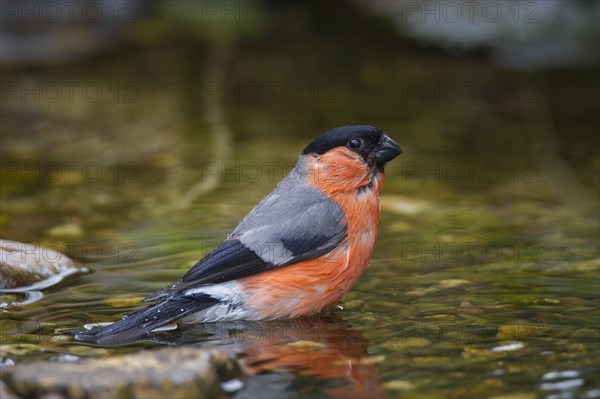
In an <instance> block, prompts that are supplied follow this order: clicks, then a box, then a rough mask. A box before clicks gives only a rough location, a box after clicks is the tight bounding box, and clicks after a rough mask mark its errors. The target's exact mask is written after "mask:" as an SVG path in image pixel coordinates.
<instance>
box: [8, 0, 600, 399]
mask: <svg viewBox="0 0 600 399" xmlns="http://www.w3.org/2000/svg"><path fill="white" fill-rule="evenodd" d="M599 9H600V8H599V2H598V1H566V0H565V1H562V0H561V1H554V0H548V1H478V2H443V1H399V0H398V1H393V0H392V1H372V2H371V1H344V2H334V1H325V2H292V1H290V2H287V1H249V2H238V1H223V2H222V1H179V0H176V1H148V2H145V1H95V2H86V1H81V2H61V1H54V2H53V1H27V2H18V1H2V8H1V10H0V11H1V13H2V14H1V18H2V25H1V27H0V56H1V66H0V72H1V77H0V80H1V101H0V105H1V109H0V132H1V137H0V143H1V149H0V155H1V159H2V176H1V183H2V184H1V186H2V187H1V189H0V190H1V195H2V197H1V210H0V226H1V237H2V238H4V239H10V240H16V241H23V242H35V243H38V244H41V245H46V246H49V247H52V248H55V249H59V250H61V251H62V252H64V253H66V254H68V255H69V256H71V257H73V258H75V259H77V260H79V261H81V262H85V263H91V264H93V265H94V266H95V267H96V273H95V274H91V275H87V276H84V277H82V278H80V279H78V280H76V281H75V282H72V283H71V284H69V285H68V286H67V284H66V283H65V284H63V286H62V287H58V288H54V289H51V290H47V291H45V296H44V297H43V298H42V299H41V300H40V301H38V302H36V303H34V304H31V305H28V306H25V307H16V308H11V310H10V311H8V312H5V313H2V314H1V316H2V318H3V320H2V322H3V323H5V326H8V327H4V329H3V331H14V332H19V333H18V334H17V333H15V334H13V335H11V337H12V338H10V339H9V342H13V341H14V344H16V343H23V342H25V343H30V344H32V345H34V348H38V349H37V350H33V351H32V352H31V353H29V352H28V353H27V354H26V355H25V356H23V355H14V354H12V355H11V352H10V345H9V349H7V350H8V352H6V355H7V356H12V357H13V358H15V359H17V360H19V359H20V357H19V356H23V358H24V359H25V358H28V357H30V356H31V357H34V358H48V357H49V356H50V354H52V353H55V352H58V353H64V352H68V351H69V350H70V349H69V347H66V346H63V345H61V344H57V343H52V344H50V343H49V342H50V337H51V335H52V333H51V331H53V329H52V328H50V329H49V330H48V329H47V328H46V329H43V328H42V329H41V330H40V326H41V325H44V326H48V325H50V326H52V327H74V326H78V325H80V324H81V323H86V322H97V321H113V320H115V319H116V318H117V317H118V315H121V314H124V313H126V312H127V311H130V310H131V309H133V308H134V304H135V303H136V302H137V301H138V300H139V299H141V297H143V296H144V295H145V294H147V293H149V292H151V291H152V290H154V289H158V288H160V287H162V286H163V285H164V284H166V283H168V282H170V281H172V280H176V279H177V278H179V277H180V276H181V274H182V273H183V272H184V271H185V270H187V268H189V267H190V266H191V265H192V264H193V263H194V262H195V261H196V260H197V259H198V258H199V257H200V256H202V255H203V254H205V253H206V252H207V251H209V250H210V249H211V248H212V247H213V246H214V245H216V244H217V243H218V242H220V240H222V239H223V238H224V236H225V234H226V233H227V232H229V231H231V229H232V228H233V227H234V226H235V225H236V224H237V222H238V221H239V220H241V218H242V217H243V216H244V215H245V214H246V213H247V212H248V211H249V210H250V209H251V208H252V206H253V205H254V204H255V203H256V202H257V201H259V200H260V199H261V198H262V196H264V195H265V194H266V193H268V192H269V191H270V190H271V189H272V188H273V187H274V185H275V184H276V183H277V182H278V181H279V180H280V179H281V177H283V176H284V175H285V173H286V171H288V170H289V169H290V168H291V167H292V166H293V164H294V163H295V159H296V157H297V155H298V154H299V153H300V151H301V150H302V149H303V148H304V146H306V144H307V143H308V142H310V141H311V140H312V139H313V138H314V137H316V136H317V135H319V134H320V133H322V132H323V131H325V130H327V129H330V128H332V127H335V126H340V125H347V124H371V125H375V126H377V127H379V128H381V129H383V130H384V131H386V132H387V133H388V134H389V135H390V136H391V137H392V138H394V140H395V141H397V142H398V143H399V144H400V146H401V147H402V149H403V150H404V154H403V155H402V156H401V157H400V158H398V159H396V160H395V161H394V162H392V163H390V164H389V166H388V168H387V174H386V186H385V187H384V191H383V196H382V216H381V230H380V237H379V241H378V244H377V248H376V251H375V255H374V258H373V262H372V265H371V267H370V269H369V270H368V271H367V274H366V275H365V276H364V277H363V279H361V281H360V282H359V283H358V285H357V286H356V287H355V289H353V290H352V291H351V293H350V294H349V295H348V296H347V298H345V300H344V304H343V306H345V307H344V310H338V311H334V313H335V312H337V313H339V314H337V313H336V315H337V316H340V317H341V318H342V319H343V320H345V322H344V323H341V326H340V325H339V323H338V324H335V323H334V326H335V328H339V330H335V329H334V334H333V335H336V336H339V337H347V339H349V340H350V341H352V340H357V342H360V343H361V344H360V345H362V351H363V352H364V353H362V354H358V355H357V354H352V355H348V354H347V353H346V352H344V351H346V350H347V348H346V349H344V348H342V349H340V351H339V353H338V352H336V351H334V353H335V356H337V357H338V361H339V358H342V359H346V358H345V357H344V356H346V357H348V356H353V357H356V356H372V357H368V359H371V360H370V363H369V361H367V362H363V363H364V364H363V363H360V364H359V365H358V364H355V368H359V369H360V368H361V367H363V368H368V370H367V371H368V373H366V374H365V375H368V378H366V380H361V379H360V378H359V379H348V377H344V375H338V376H335V378H334V377H331V376H328V377H319V372H315V373H312V374H310V373H309V374H310V377H307V376H306V375H304V374H303V373H302V372H301V371H298V370H303V369H304V368H306V367H308V366H307V365H310V364H312V363H314V361H315V359H314V358H313V357H311V356H308V355H307V356H306V357H305V358H303V360H302V361H301V362H300V364H296V365H293V366H289V365H288V366H286V367H284V368H283V369H281V368H279V369H273V370H275V371H273V370H267V371H264V370H263V371H262V372H261V373H262V374H258V375H257V376H254V377H250V378H249V379H248V381H247V388H245V389H246V390H245V391H244V390H242V391H241V392H240V393H239V395H240V396H241V397H243V396H244V395H250V394H252V393H253V391H252V390H253V389H258V388H256V385H257V384H258V385H259V386H260V384H261V383H260V381H262V380H261V378H263V377H264V375H265V374H269V375H275V376H277V375H280V376H282V375H284V374H285V375H287V373H290V374H291V375H292V376H293V379H292V381H293V382H289V381H288V380H287V379H285V381H286V384H284V389H283V391H277V390H275V388H274V387H275V386H277V387H279V388H281V385H277V384H274V385H269V384H268V383H265V384H264V385H263V386H261V389H263V388H264V389H271V391H268V392H271V393H272V394H273V395H275V396H280V395H281V396H289V397H298V396H309V397H310V396H320V395H331V396H352V395H353V396H357V397H358V396H367V397H375V396H381V395H387V396H391V397H395V396H402V397H415V398H416V397H423V395H426V394H428V395H432V396H433V397H438V396H439V397H449V396H448V395H452V396H453V397H492V396H494V395H502V394H504V395H513V396H507V397H513V398H516V397H519V398H530V397H531V398H535V397H551V395H559V396H553V397H600V390H599V385H598V378H597V371H598V364H597V363H598V354H599V353H600V350H599V348H598V337H599V336H600V333H599V325H598V316H599V314H598V305H599V303H598V289H599V285H598V256H599V253H598V252H599V251H598V244H599V243H598V241H599V228H598V216H599V215H598V190H599V189H600V184H599V179H598V176H599V172H600V153H599V138H598V137H599V136H598V131H599V128H600V126H599V124H600V123H599V117H598V109H599V98H598V94H599V90H598V89H599V77H598V59H599V57H598V51H599V50H598V48H599V46H598V44H599V43H598V35H599V23H598V13H599ZM115 297H116V298H117V299H116V300H111V298H115ZM119 298H120V299H119ZM9 299H10V298H8V299H7V301H8V300H9ZM346 305H349V306H346ZM321 322H323V320H321V319H319V321H318V323H321ZM44 323H47V324H44ZM347 324H349V325H351V326H348V325H347ZM327 325H329V324H327ZM515 326H517V327H515ZM444 328H450V329H451V331H454V332H457V333H453V334H454V335H451V336H450V337H449V336H448V335H447V334H444V333H443V331H448V330H444ZM336 331H337V332H336ZM440 331H441V332H440ZM482 331H483V332H484V334H483V335H481V334H479V333H480V332H482ZM515 331H516V332H515ZM357 332H358V333H360V338H356V335H354V334H355V333H357ZM474 332H475V333H474ZM3 338H5V337H3ZM515 342H516V343H515ZM512 344H515V345H516V346H513V347H511V346H507V345H512ZM36 345H37V346H36ZM519 345H521V346H519ZM223 346H224V347H227V345H225V344H224V345H223ZM39 348H44V349H43V350H41V349H39ZM496 348H500V349H499V350H495V349H496ZM503 348H504V349H503ZM506 348H509V349H506ZM511 348H512V349H511ZM136 349H138V348H137V347H135V346H134V347H132V348H131V349H130V350H136ZM231 350H232V351H234V350H233V349H231ZM84 355H85V354H84ZM378 356H379V357H378ZM281 367H283V366H281ZM282 370H283V371H282ZM564 370H575V374H568V373H567V374H551V373H555V372H561V371H564ZM563 375H567V376H568V375H571V377H569V378H567V377H564V378H563V377H561V376H563ZM572 375H575V377H572ZM260 376H263V377H260ZM474 376H476V377H477V378H474ZM557 376H558V377H557ZM286 378H287V377H286ZM257 381H258V382H257ZM268 381H271V380H268ZM276 381H278V382H281V381H280V380H276ZM357 381H358V382H357ZM565 381H566V382H565ZM573 381H575V382H573ZM552 384H554V385H552ZM339 386H341V387H342V388H343V389H342V390H341V391H336V390H332V387H338V388H339ZM253 387H254V388H253ZM265 387H266V388H265ZM279 388H277V389H279ZM340 389H341V388H340ZM340 392H342V393H340ZM519 395H521V396H519ZM560 395H563V396H560ZM569 395H570V396H569ZM586 395H587V396H586Z"/></svg>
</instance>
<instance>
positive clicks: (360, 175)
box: [75, 126, 402, 344]
mask: <svg viewBox="0 0 600 399" xmlns="http://www.w3.org/2000/svg"><path fill="white" fill-rule="evenodd" d="M401 153H402V151H401V150H400V147H399V146H398V144H396V143H395V142H394V141H393V140H392V139H390V138H389V137H388V136H387V135H386V134H385V133H383V132H382V131H381V130H379V129H377V128H375V127H372V126H344V127H338V128H335V129H332V130H329V131H327V132H325V133H324V134H322V135H321V136H319V137H318V138H317V139H315V140H314V141H313V142H312V143H310V144H309V145H308V146H307V147H306V148H305V149H304V151H303V152H302V154H301V155H300V157H299V158H298V161H297V163H296V166H295V167H294V169H293V170H292V171H291V172H290V173H289V174H288V175H287V176H286V177H285V178H284V179H283V180H282V181H281V182H280V183H279V184H278V185H277V187H275V189H274V190H273V191H272V192H271V193H270V194H269V195H267V196H266V197H265V198H264V199H263V200H262V201H260V202H259V203H258V205H256V207H255V208H254V209H253V210H252V211H250V213H249V214H248V215H247V216H246V217H245V218H244V219H243V220H242V221H241V222H240V224H239V225H238V226H237V227H236V228H235V230H233V232H232V233H231V234H230V235H229V236H228V237H227V239H226V240H225V241H223V243H221V244H220V245H219V246H218V247H217V248H216V249H215V250H214V251H212V252H211V253H209V254H208V255H206V256H205V257H204V258H202V259H201V260H200V261H198V263H197V264H196V265H195V266H194V267H192V268H191V269H190V270H189V271H188V272H187V273H186V274H185V275H184V276H183V278H182V279H181V280H179V281H177V282H175V283H173V284H171V285H170V286H168V287H166V288H163V289H162V290H159V291H157V292H155V293H153V294H151V295H150V296H148V297H147V298H146V301H155V303H153V304H151V305H149V306H147V307H144V308H142V309H139V310H137V311H135V312H133V313H131V314H130V315H128V316H125V317H124V318H123V319H122V320H120V321H118V322H116V323H114V324H111V325H109V326H106V327H103V328H100V329H95V330H90V331H79V332H77V333H76V335H75V337H76V338H77V339H80V340H91V341H96V342H98V343H100V344H116V343H122V342H127V341H131V340H135V339H137V338H140V337H141V336H143V335H144V334H145V333H147V332H149V331H151V330H153V329H155V328H157V327H160V326H161V325H163V324H166V323H170V322H172V321H175V320H179V319H182V321H184V322H210V321H219V320H271V319H278V318H289V317H298V316H305V315H309V314H312V313H315V312H318V311H320V310H321V309H323V308H324V307H326V306H329V305H331V304H333V303H335V302H337V301H338V300H339V299H340V298H342V296H343V295H344V294H345V293H346V292H348V290H350V288H352V286H353V285H354V284H355V283H356V282H357V281H358V279H359V278H360V276H361V275H362V274H363V273H364V271H365V269H366V268H367V266H368V264H369V261H370V258H371V255H372V253H373V248H374V245H375V239H376V238H377V225H378V221H379V192H380V190H381V187H382V185H383V170H384V166H385V164H386V163H387V162H389V161H391V160H392V159H394V158H396V157H397V156H398V155H399V154H401Z"/></svg>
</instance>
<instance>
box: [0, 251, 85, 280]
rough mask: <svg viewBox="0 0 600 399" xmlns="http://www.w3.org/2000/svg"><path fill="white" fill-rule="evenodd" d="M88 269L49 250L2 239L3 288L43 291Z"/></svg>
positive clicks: (0, 257) (1, 265)
mask: <svg viewBox="0 0 600 399" xmlns="http://www.w3.org/2000/svg"><path fill="white" fill-rule="evenodd" d="M88 271H89V270H88V269H87V268H86V267H84V266H81V265H79V264H77V263H76V262H75V261H73V260H72V259H70V258H69V257H67V256H66V255H64V254H61V253H60V252H57V251H55V250H53V249H50V248H44V247H38V246H35V245H33V244H26V243H22V242H17V241H8V240H0V289H3V290H7V289H10V290H11V291H13V292H24V291H33V290H41V289H44V288H47V287H50V286H52V285H55V284H57V283H59V282H60V281H62V280H63V279H64V278H65V277H67V276H70V275H72V274H75V273H85V272H88Z"/></svg>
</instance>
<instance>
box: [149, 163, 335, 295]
mask: <svg viewBox="0 0 600 399" xmlns="http://www.w3.org/2000/svg"><path fill="white" fill-rule="evenodd" d="M290 175H291V174H290ZM346 234H347V224H346V221H345V218H344V213H343V211H342V209H341V207H340V206H339V205H337V204H336V203H335V202H333V201H331V200H330V199H329V198H327V197H325V196H324V195H323V194H321V193H320V192H318V191H317V190H316V189H314V188H313V187H311V186H309V185H308V184H306V183H303V182H302V183H299V182H298V181H297V180H296V181H293V180H292V178H290V177H289V176H288V177H286V178H285V179H284V180H282V181H281V183H279V185H278V186H277V187H276V188H275V190H273V192H272V193H271V194H269V195H268V196H266V197H265V198H264V199H263V200H262V201H261V202H260V203H259V204H258V205H257V206H256V207H255V208H254V209H253V210H252V211H251V212H250V213H249V214H248V215H247V216H246V218H244V220H242V222H241V223H240V224H239V226H238V227H237V228H236V229H235V230H234V231H233V233H232V234H231V236H230V238H229V239H228V240H226V241H224V242H223V243H222V244H220V245H219V246H218V247H217V248H215V250H214V251H212V252H211V253H209V254H208V255H207V256H206V257H204V258H203V259H201V260H200V261H199V262H198V263H196V265H195V266H194V267H192V268H191V269H190V270H189V271H188V272H187V273H186V274H185V275H184V276H183V278H182V279H181V280H180V281H179V282H176V283H174V284H172V285H171V286H169V287H166V288H164V289H162V290H159V291H157V292H155V293H153V294H151V295H150V296H149V297H148V298H146V300H147V301H150V300H154V299H157V298H160V297H164V296H168V295H170V294H171V293H173V292H180V291H183V290H186V289H189V288H192V287H195V286H198V285H202V284H218V283H223V282H226V281H230V280H234V279H237V278H242V277H248V276H251V275H255V274H258V273H263V272H266V271H269V270H273V269H275V268H278V267H284V266H287V265H290V264H294V263H297V262H300V261H303V260H308V259H314V258H317V257H319V256H322V255H324V254H326V253H328V252H329V251H331V250H332V249H334V248H336V247H337V246H338V245H340V243H342V242H343V241H344V240H345V239H346Z"/></svg>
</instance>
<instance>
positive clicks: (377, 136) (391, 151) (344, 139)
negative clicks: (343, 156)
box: [302, 125, 402, 164]
mask: <svg viewBox="0 0 600 399" xmlns="http://www.w3.org/2000/svg"><path fill="white" fill-rule="evenodd" d="M336 147H348V148H349V149H351V150H352V151H355V152H356V153H358V154H360V155H361V156H362V157H363V158H364V159H365V160H375V162H376V163H378V164H380V163H381V164H384V163H385V162H388V161H391V160H392V159H394V158H396V157H397V156H398V155H400V154H401V153H402V150H401V149H400V147H399V146H398V144H396V143H395V142H394V140H392V139H391V138H389V137H388V136H387V135H386V134H385V133H384V132H383V131H381V130H379V129H377V128H376V127H374V126H368V125H356V126H342V127H336V128H334V129H331V130H328V131H326V132H325V133H323V134H322V135H320V136H319V137H317V138H316V139H315V140H314V141H313V142H312V143H310V144H309V145H308V146H307V147H306V148H305V149H304V151H302V154H303V155H306V154H313V153H314V154H319V155H320V154H324V153H326V152H327V151H329V150H331V149H332V148H336Z"/></svg>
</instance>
